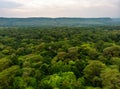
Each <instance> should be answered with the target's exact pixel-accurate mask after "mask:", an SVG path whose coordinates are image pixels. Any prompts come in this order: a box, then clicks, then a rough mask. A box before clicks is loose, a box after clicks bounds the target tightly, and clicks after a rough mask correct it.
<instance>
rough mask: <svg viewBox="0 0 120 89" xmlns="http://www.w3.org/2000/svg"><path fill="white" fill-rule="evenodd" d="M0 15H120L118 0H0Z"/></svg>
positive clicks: (119, 1)
mask: <svg viewBox="0 0 120 89" xmlns="http://www.w3.org/2000/svg"><path fill="white" fill-rule="evenodd" d="M0 17H115V18H116V17H120V0H0Z"/></svg>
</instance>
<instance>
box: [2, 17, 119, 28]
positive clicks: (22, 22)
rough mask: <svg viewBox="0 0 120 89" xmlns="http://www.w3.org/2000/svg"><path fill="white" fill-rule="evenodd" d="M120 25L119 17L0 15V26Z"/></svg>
mask: <svg viewBox="0 0 120 89" xmlns="http://www.w3.org/2000/svg"><path fill="white" fill-rule="evenodd" d="M110 25H111V26H120V18H109V17H105V18H103V17H102V18H75V17H73V18H71V17H61V18H47V17H29V18H4V17H0V27H26V26H27V27H33V26H53V27H55V26H60V27H61V26H72V27H73V26H110Z"/></svg>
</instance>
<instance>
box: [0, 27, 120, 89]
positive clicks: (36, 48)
mask: <svg viewBox="0 0 120 89" xmlns="http://www.w3.org/2000/svg"><path fill="white" fill-rule="evenodd" d="M0 89H120V26H97V27H1V28H0Z"/></svg>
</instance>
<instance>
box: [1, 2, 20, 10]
mask: <svg viewBox="0 0 120 89" xmlns="http://www.w3.org/2000/svg"><path fill="white" fill-rule="evenodd" d="M19 6H22V4H19V3H15V2H12V1H5V0H0V8H1V9H2V8H8V9H9V8H16V7H19Z"/></svg>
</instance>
